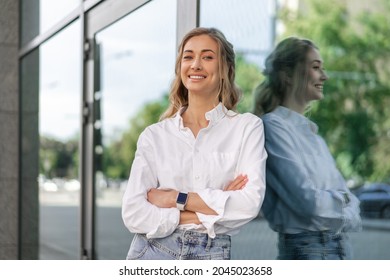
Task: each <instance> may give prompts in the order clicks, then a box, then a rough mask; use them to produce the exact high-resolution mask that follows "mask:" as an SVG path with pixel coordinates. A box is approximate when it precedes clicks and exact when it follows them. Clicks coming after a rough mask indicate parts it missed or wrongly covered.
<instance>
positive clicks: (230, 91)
mask: <svg viewBox="0 0 390 280" xmlns="http://www.w3.org/2000/svg"><path fill="white" fill-rule="evenodd" d="M234 59H235V55H234V51H233V47H232V45H231V44H230V43H229V42H228V41H227V40H226V39H225V37H224V35H223V34H222V33H221V32H220V31H218V30H216V29H214V28H196V29H194V30H192V31H190V32H189V33H188V34H187V35H186V36H185V37H184V38H183V41H182V43H181V45H180V47H179V53H178V57H177V60H176V78H175V81H174V83H173V86H172V89H171V94H170V100H171V105H170V107H169V108H168V110H167V111H166V112H165V114H164V116H163V120H162V121H160V122H159V123H157V124H154V125H151V126H149V127H148V128H146V129H145V130H144V132H143V133H142V134H141V135H140V137H139V140H138V147H137V152H136V155H135V159H134V162H133V165H132V170H131V173H130V178H129V182H128V187H127V189H126V192H125V194H124V197H123V207H122V217H123V221H124V223H125V225H126V227H127V228H128V229H129V230H130V231H131V232H134V233H136V235H135V237H134V239H133V241H132V244H131V246H130V250H129V253H128V256H127V258H128V259H229V258H230V248H231V245H230V236H231V235H233V234H236V233H237V232H238V231H239V229H240V227H241V226H243V225H244V224H246V223H248V222H249V221H250V220H252V219H253V218H255V217H256V215H257V214H258V211H259V209H260V207H261V204H262V201H263V198H264V192H265V161H266V156H267V155H266V152H265V149H264V134H263V124H262V121H261V119H259V118H258V117H256V116H254V115H252V114H250V113H246V114H238V113H236V112H234V111H232V110H234V108H235V106H236V104H237V102H238V100H239V97H240V92H239V90H238V89H237V88H236V86H235V84H234V77H235V62H234Z"/></svg>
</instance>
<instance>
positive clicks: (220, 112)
mask: <svg viewBox="0 0 390 280" xmlns="http://www.w3.org/2000/svg"><path fill="white" fill-rule="evenodd" d="M186 109H187V106H185V107H181V108H180V109H179V110H178V111H177V113H176V115H175V116H174V122H175V124H176V125H177V126H178V127H179V128H183V127H184V125H183V118H182V117H181V115H182V114H183V112H184V111H185V110H186ZM226 115H231V111H229V110H228V109H227V108H226V107H225V106H224V105H223V104H222V103H221V102H219V104H218V105H217V106H215V107H214V108H213V109H211V110H210V111H208V112H206V114H205V117H206V120H208V121H210V125H212V124H215V123H216V122H218V121H219V120H221V119H222V118H223V117H224V116H226Z"/></svg>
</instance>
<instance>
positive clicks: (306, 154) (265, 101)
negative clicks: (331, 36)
mask: <svg viewBox="0 0 390 280" xmlns="http://www.w3.org/2000/svg"><path fill="white" fill-rule="evenodd" d="M264 75H265V77H266V79H265V80H264V82H262V83H261V84H260V85H259V86H258V88H257V89H256V92H255V94H256V102H255V106H254V107H255V113H256V114H258V115H259V116H261V118H262V120H263V122H264V128H265V136H266V137H265V138H266V139H265V140H266V150H267V152H268V159H267V172H266V178H267V194H266V196H265V200H264V205H263V208H262V210H263V214H264V217H265V218H266V219H267V220H268V222H269V225H270V226H271V228H272V229H273V230H274V231H276V232H277V233H278V235H279V244H278V249H279V255H278V258H279V259H351V258H352V250H351V245H350V243H349V238H348V235H347V232H349V231H359V230H360V229H361V220H360V216H359V201H358V199H357V198H356V197H355V196H354V195H353V194H352V193H351V192H350V191H349V189H348V187H347V184H346V182H345V181H344V179H343V177H342V175H341V173H340V172H339V170H338V169H337V167H336V165H335V161H334V160H333V158H332V155H331V153H330V151H329V150H328V147H327V145H326V143H325V141H324V140H323V139H322V138H321V136H319V135H318V134H317V131H318V128H317V125H316V124H315V123H314V122H312V121H310V120H309V119H308V118H306V117H305V116H304V112H305V110H306V109H307V108H308V107H309V104H310V103H311V102H313V101H316V100H320V99H322V98H323V85H324V82H325V81H326V80H327V79H328V77H327V75H326V73H325V71H324V69H323V61H322V58H321V56H320V53H319V49H318V48H317V46H316V45H315V44H314V43H313V42H312V41H310V40H307V39H301V38H296V37H290V38H287V39H284V40H283V41H281V42H280V43H279V44H278V45H277V46H276V48H275V50H274V51H273V52H272V53H271V54H270V55H269V56H268V58H267V60H266V69H265V70H264Z"/></svg>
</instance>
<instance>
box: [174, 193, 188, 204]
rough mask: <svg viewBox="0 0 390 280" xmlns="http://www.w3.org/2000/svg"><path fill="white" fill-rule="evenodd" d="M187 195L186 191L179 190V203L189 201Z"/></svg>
mask: <svg viewBox="0 0 390 280" xmlns="http://www.w3.org/2000/svg"><path fill="white" fill-rule="evenodd" d="M187 195H188V194H186V193H182V192H179V195H178V196H177V201H176V202H177V203H180V204H185V203H186V202H187Z"/></svg>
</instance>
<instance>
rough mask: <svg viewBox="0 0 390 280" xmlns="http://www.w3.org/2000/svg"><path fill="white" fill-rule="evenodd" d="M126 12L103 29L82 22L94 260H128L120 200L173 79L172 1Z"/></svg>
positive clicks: (92, 21)
mask: <svg viewBox="0 0 390 280" xmlns="http://www.w3.org/2000/svg"><path fill="white" fill-rule="evenodd" d="M141 2H142V1H141ZM143 2H145V1H143ZM112 3H114V2H112ZM130 8H131V9H132V11H131V12H130V13H128V14H127V15H125V16H123V17H121V18H120V19H119V20H113V21H112V23H111V24H110V25H108V26H105V27H104V28H103V29H102V28H100V27H99V25H100V24H101V21H99V22H97V20H98V19H99V16H98V13H96V14H97V16H96V17H92V16H91V17H90V18H89V19H88V18H87V20H89V21H90V22H89V23H88V26H91V27H92V30H89V31H88V33H89V34H91V42H92V46H93V66H92V67H91V68H90V69H87V71H89V73H90V75H89V80H90V87H91V90H90V93H91V94H90V97H89V98H90V99H91V100H90V102H88V101H87V102H86V104H89V103H91V104H92V105H91V108H92V112H93V114H92V115H93V120H92V121H91V126H90V128H89V130H88V129H86V131H85V132H86V133H85V135H86V137H87V138H88V137H90V138H91V141H90V143H93V144H92V147H93V149H92V151H91V154H90V157H91V159H92V161H91V168H92V172H91V176H92V178H91V179H88V178H85V182H86V183H87V185H88V184H90V185H91V187H92V189H91V190H86V195H87V196H88V195H90V196H91V197H92V198H93V203H92V204H93V205H92V210H88V209H87V208H85V207H86V206H87V207H88V198H87V199H86V200H84V202H83V203H84V204H86V205H84V210H85V214H86V215H87V216H88V217H89V218H88V219H90V220H89V221H87V224H86V225H85V228H84V233H83V234H84V242H85V243H86V244H87V246H86V248H87V249H88V244H90V247H92V248H93V253H92V258H96V259H125V258H126V254H127V250H128V248H129V246H130V242H131V239H132V234H130V232H129V231H128V230H127V229H126V228H125V226H124V224H123V222H122V218H121V202H122V195H123V192H124V190H125V188H126V187H127V179H128V176H129V173H130V168H131V164H132V160H133V158H134V152H135V149H136V143H137V139H138V135H139V134H140V133H141V132H142V131H143V129H144V128H145V127H146V126H147V125H149V124H151V123H154V122H157V121H158V119H159V116H160V114H161V113H162V112H163V111H164V110H165V109H166V107H167V102H168V101H167V93H168V91H169V86H170V84H171V81H172V79H173V74H174V64H175V55H176V1H172V0H153V1H148V2H147V3H143V4H142V6H141V5H140V6H138V7H130ZM105 12H106V13H107V11H105ZM107 14H108V13H107ZM95 22H96V24H95ZM95 26H96V27H95ZM162 27H163V29H162ZM91 73H93V75H92V76H93V77H91ZM87 99H88V97H87ZM87 106H88V105H87ZM85 142H89V140H88V139H85ZM86 149H88V146H86ZM84 156H86V157H88V154H86V155H84ZM86 163H87V165H88V161H86ZM85 176H89V175H88V172H86V173H85ZM88 213H89V214H88ZM84 216H85V215H84ZM88 224H89V225H90V227H91V228H88ZM89 230H92V231H93V233H92V235H91V236H92V237H91V238H90V237H88V231H89ZM87 255H88V252H87Z"/></svg>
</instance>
